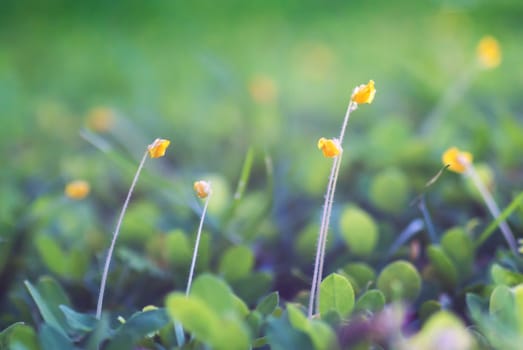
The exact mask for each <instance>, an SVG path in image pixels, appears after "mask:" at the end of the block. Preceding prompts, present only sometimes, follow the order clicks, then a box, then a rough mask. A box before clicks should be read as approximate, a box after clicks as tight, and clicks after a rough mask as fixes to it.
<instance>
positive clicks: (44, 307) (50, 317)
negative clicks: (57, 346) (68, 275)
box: [24, 279, 67, 337]
mask: <svg viewBox="0 0 523 350" xmlns="http://www.w3.org/2000/svg"><path fill="white" fill-rule="evenodd" d="M42 280H43V279H42ZM42 280H41V281H40V282H42ZM24 283H25V286H26V288H27V290H28V291H29V294H31V297H32V298H33V300H34V302H35V304H36V306H37V307H38V310H39V311H40V314H41V315H42V318H43V319H44V321H45V322H46V323H48V324H49V325H50V326H52V327H54V329H56V330H57V331H58V332H60V333H61V334H62V335H63V336H64V337H67V332H66V330H67V323H66V321H65V316H64V315H63V313H62V312H61V311H60V309H59V308H58V305H60V304H63V303H60V302H59V300H60V299H62V298H63V297H62V296H60V295H59V293H58V292H57V291H56V290H54V291H53V289H54V288H55V287H54V286H53V285H52V284H53V283H55V282H54V280H51V279H46V280H45V281H44V282H43V285H44V286H41V285H42V283H39V284H40V285H39V288H37V287H35V286H33V285H32V284H31V282H29V281H25V282H24ZM40 287H41V288H40ZM44 288H45V292H42V293H41V290H43V289H44ZM57 301H58V302H57Z"/></svg>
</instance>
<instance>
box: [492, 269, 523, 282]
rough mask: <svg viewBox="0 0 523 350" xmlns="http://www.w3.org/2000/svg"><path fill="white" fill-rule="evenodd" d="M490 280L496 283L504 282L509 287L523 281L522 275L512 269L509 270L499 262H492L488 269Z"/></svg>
mask: <svg viewBox="0 0 523 350" xmlns="http://www.w3.org/2000/svg"><path fill="white" fill-rule="evenodd" d="M490 275H491V276H492V280H493V281H494V283H496V284H504V285H506V286H509V287H513V286H516V285H518V284H521V283H523V275H522V274H520V273H517V272H514V271H510V270H508V269H506V268H504V267H502V266H501V265H499V264H493V265H492V268H491V269H490Z"/></svg>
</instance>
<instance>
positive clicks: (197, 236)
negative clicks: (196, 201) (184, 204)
mask: <svg viewBox="0 0 523 350" xmlns="http://www.w3.org/2000/svg"><path fill="white" fill-rule="evenodd" d="M210 198H211V194H209V195H208V196H207V197H206V198H205V204H204V205H203V210H202V216H201V218H200V225H199V226H198V232H197V233H196V242H195V243H194V251H193V254H192V261H191V268H190V270H189V278H188V279H187V289H186V290H185V295H186V296H189V292H190V291H191V284H192V279H193V275H194V269H195V267H196V257H197V256H198V246H199V245H200V238H201V236H202V228H203V221H204V219H205V213H206V212H207V206H208V205H209V199H210Z"/></svg>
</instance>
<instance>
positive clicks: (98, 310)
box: [96, 151, 149, 319]
mask: <svg viewBox="0 0 523 350" xmlns="http://www.w3.org/2000/svg"><path fill="white" fill-rule="evenodd" d="M148 153H149V151H146V152H145V154H144V155H143V157H142V160H141V161H140V165H139V166H138V170H136V174H135V175H134V179H133V182H132V183H131V187H130V188H129V192H127V197H126V198H125V202H124V204H123V207H122V211H121V212H120V216H119V217H118V221H117V223H116V228H115V230H114V233H113V239H112V241H111V245H110V247H109V251H108V252H107V257H106V258H105V265H104V270H103V274H102V282H101V284H100V293H99V294H98V303H97V305H96V318H97V319H100V317H101V316H102V305H103V300H104V292H105V285H106V282H107V275H108V274H109V266H110V265H111V258H112V256H113V251H114V246H115V245H116V239H117V238H118V233H119V232H120V227H121V226H122V221H123V218H124V216H125V212H126V211H127V207H128V206H129V201H130V200H131V195H132V193H133V190H134V187H135V186H136V183H137V182H138V177H139V176H140V172H141V171H142V169H143V166H144V164H145V161H146V160H147V156H148Z"/></svg>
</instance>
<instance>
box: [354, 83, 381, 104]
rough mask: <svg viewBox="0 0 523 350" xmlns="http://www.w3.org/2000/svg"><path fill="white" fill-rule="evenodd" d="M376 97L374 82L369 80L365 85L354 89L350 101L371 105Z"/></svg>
mask: <svg viewBox="0 0 523 350" xmlns="http://www.w3.org/2000/svg"><path fill="white" fill-rule="evenodd" d="M374 95H376V89H375V88H374V80H369V83H368V84H367V85H365V84H362V85H360V86H358V87H356V88H355V89H354V92H353V93H352V97H351V100H352V101H353V102H356V103H371V102H372V100H374Z"/></svg>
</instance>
